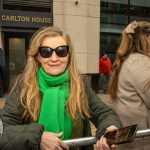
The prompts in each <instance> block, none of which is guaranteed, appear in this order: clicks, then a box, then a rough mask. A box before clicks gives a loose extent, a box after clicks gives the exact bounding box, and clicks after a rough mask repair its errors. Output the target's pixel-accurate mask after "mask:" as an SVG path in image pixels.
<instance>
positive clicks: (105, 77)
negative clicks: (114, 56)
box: [99, 52, 112, 93]
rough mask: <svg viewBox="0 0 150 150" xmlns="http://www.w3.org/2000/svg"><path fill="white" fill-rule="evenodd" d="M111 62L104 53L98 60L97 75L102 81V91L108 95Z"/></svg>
mask: <svg viewBox="0 0 150 150" xmlns="http://www.w3.org/2000/svg"><path fill="white" fill-rule="evenodd" d="M111 69H112V62H111V60H110V58H109V57H108V56H107V54H106V53H105V52H102V53H101V57H100V59H99V74H100V79H101V81H102V90H103V92H104V93H108V81H109V78H110V75H111Z"/></svg>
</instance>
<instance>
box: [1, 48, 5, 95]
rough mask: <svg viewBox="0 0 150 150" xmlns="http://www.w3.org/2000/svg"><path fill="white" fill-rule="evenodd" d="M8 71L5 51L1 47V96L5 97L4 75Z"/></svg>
mask: <svg viewBox="0 0 150 150" xmlns="http://www.w3.org/2000/svg"><path fill="white" fill-rule="evenodd" d="M5 72H6V65H5V59H4V52H3V49H2V48H0V97H1V98H2V97H3V94H4V92H5V91H4V87H5V86H4V85H5V83H4V76H5Z"/></svg>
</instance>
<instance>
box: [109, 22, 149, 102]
mask: <svg viewBox="0 0 150 150" xmlns="http://www.w3.org/2000/svg"><path fill="white" fill-rule="evenodd" d="M149 36H150V23H149V22H146V21H139V22H137V21H134V22H132V23H131V24H129V25H128V26H127V27H126V28H125V29H124V31H123V32H122V41H121V43H120V46H119V48H118V50H117V53H116V60H115V62H114V64H113V68H112V74H111V78H110V81H109V87H108V90H109V94H110V96H111V100H112V101H115V100H116V97H117V90H118V88H117V87H118V76H119V72H120V69H121V66H122V63H123V62H124V61H125V60H126V59H127V58H128V56H129V55H130V54H131V53H139V54H143V55H145V56H148V57H150V43H149V42H148V37H149Z"/></svg>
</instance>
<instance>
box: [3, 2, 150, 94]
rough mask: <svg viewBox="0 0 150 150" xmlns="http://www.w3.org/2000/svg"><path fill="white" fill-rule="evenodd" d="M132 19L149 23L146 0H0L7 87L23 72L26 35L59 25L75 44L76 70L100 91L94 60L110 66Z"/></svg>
mask: <svg viewBox="0 0 150 150" xmlns="http://www.w3.org/2000/svg"><path fill="white" fill-rule="evenodd" d="M133 20H137V21H138V20H147V21H150V1H148V0H32V1H30V0H26V1H24V0H0V48H2V49H3V50H4V54H5V62H6V76H5V84H6V86H7V87H9V86H10V84H11V83H12V82H13V80H14V78H15V77H16V76H17V75H18V74H19V73H21V72H22V71H23V69H24V66H25V64H26V60H27V50H28V46H29V41H30V38H31V36H32V35H33V34H34V33H35V31H37V29H39V28H40V27H42V26H58V27H60V28H61V29H62V30H64V31H66V32H67V33H68V34H69V35H70V37H71V39H72V41H73V44H74V49H75V53H76V59H77V66H78V68H79V70H80V72H81V73H83V74H88V75H90V77H91V83H92V87H93V88H94V90H95V91H96V92H97V91H98V90H99V74H98V72H99V57H100V53H101V52H102V51H104V52H106V53H107V54H108V56H110V58H111V60H112V62H114V60H115V53H116V50H117V48H118V46H119V43H120V38H121V32H122V30H123V28H124V27H125V26H126V25H127V24H128V23H130V22H131V21H133Z"/></svg>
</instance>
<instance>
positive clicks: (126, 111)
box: [109, 21, 150, 150]
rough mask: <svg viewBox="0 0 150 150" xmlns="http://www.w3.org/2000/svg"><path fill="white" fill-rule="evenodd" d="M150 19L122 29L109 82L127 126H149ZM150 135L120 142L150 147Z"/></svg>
mask: <svg viewBox="0 0 150 150" xmlns="http://www.w3.org/2000/svg"><path fill="white" fill-rule="evenodd" d="M149 37H150V22H146V21H134V22H132V23H130V24H129V25H128V26H127V27H126V28H125V29H124V31H123V33H122V41H121V44H120V47H119V49H118V51H117V54H116V56H117V57H116V61H115V63H114V65H113V70H112V76H111V79H110V84H109V93H110V96H111V99H112V100H113V101H114V102H115V105H114V107H115V110H116V111H117V113H118V115H119V116H120V119H121V121H122V123H123V125H124V126H128V125H132V124H138V126H139V129H147V128H150V38H149ZM149 141H150V137H145V138H143V139H142V138H141V139H135V140H134V142H132V143H130V144H125V145H120V146H118V149H119V150H141V149H144V150H150V142H149Z"/></svg>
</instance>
